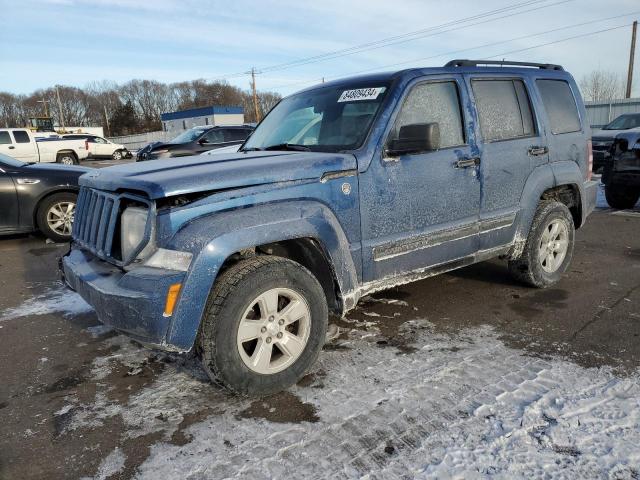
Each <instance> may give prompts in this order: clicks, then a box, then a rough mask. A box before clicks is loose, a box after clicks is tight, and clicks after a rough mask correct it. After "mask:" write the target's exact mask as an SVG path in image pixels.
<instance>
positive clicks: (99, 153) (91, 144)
mask: <svg viewBox="0 0 640 480" xmlns="http://www.w3.org/2000/svg"><path fill="white" fill-rule="evenodd" d="M62 138H66V139H70V140H71V139H73V140H84V142H85V147H86V149H87V150H88V151H89V158H112V159H113V160H122V159H123V158H130V157H131V152H129V150H127V147H125V146H124V145H121V144H119V143H113V142H112V141H110V140H107V139H106V138H103V137H99V136H98V135H91V134H88V133H70V134H66V135H63V136H62Z"/></svg>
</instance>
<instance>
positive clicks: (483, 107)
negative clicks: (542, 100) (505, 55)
mask: <svg viewBox="0 0 640 480" xmlns="http://www.w3.org/2000/svg"><path fill="white" fill-rule="evenodd" d="M471 88H472V89H473V95H474V97H475V99H476V107H477V109H478V117H479V118H480V130H481V131H482V138H483V139H484V141H485V142H495V141H500V140H509V139H514V138H520V137H529V136H531V135H534V134H535V123H534V121H533V114H532V111H531V104H530V102H529V96H528V95H527V90H526V88H525V86H524V83H523V82H522V80H473V81H472V82H471Z"/></svg>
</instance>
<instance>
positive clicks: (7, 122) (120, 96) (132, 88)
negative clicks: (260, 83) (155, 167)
mask: <svg viewBox="0 0 640 480" xmlns="http://www.w3.org/2000/svg"><path fill="white" fill-rule="evenodd" d="M58 90H59V92H60V103H61V104H62V114H63V116H64V123H65V125H66V126H79V127H84V126H89V125H101V126H102V127H103V128H105V131H107V130H106V128H107V119H109V127H110V131H108V133H111V132H126V133H123V134H130V133H139V132H144V131H153V130H159V129H160V128H161V124H160V114H162V113H164V112H170V111H174V110H184V109H188V108H198V107H206V106H211V105H218V106H244V108H245V115H246V117H245V118H246V120H247V121H249V122H250V121H254V120H255V118H254V117H255V109H254V106H253V103H252V97H251V94H250V92H249V91H244V90H242V89H240V88H238V87H234V86H233V85H229V84H228V83H226V82H208V81H206V80H203V79H200V80H192V81H186V82H179V83H174V84H171V85H167V84H164V83H161V82H157V81H155V80H131V81H129V82H127V83H125V84H123V85H118V84H116V83H115V82H108V81H102V82H92V83H90V84H88V85H87V86H86V87H85V88H84V89H81V88H77V87H69V86H61V85H59V86H58ZM43 99H44V100H45V101H47V102H48V112H47V113H48V114H49V115H50V116H51V117H53V119H54V122H55V123H58V124H61V123H60V118H59V117H60V115H59V108H58V99H57V95H56V89H55V87H52V88H47V89H43V90H36V91H35V92H33V93H32V94H30V95H14V94H12V93H9V92H0V127H24V126H26V125H27V124H28V121H29V117H39V116H43V115H45V109H44V107H43V104H42V102H41V100H43ZM279 100H280V95H278V94H277V93H274V92H258V103H259V108H260V110H261V112H262V115H264V114H266V113H267V112H268V111H269V110H270V109H271V108H272V107H273V105H275V103H277V102H278V101H279Z"/></svg>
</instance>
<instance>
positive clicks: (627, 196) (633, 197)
mask: <svg viewBox="0 0 640 480" xmlns="http://www.w3.org/2000/svg"><path fill="white" fill-rule="evenodd" d="M604 196H605V198H606V199H607V203H608V204H609V206H610V207H611V208H615V209H618V210H626V209H628V208H633V207H634V206H635V204H636V203H638V198H640V188H630V187H623V186H620V185H615V184H613V185H612V184H608V185H605V187H604Z"/></svg>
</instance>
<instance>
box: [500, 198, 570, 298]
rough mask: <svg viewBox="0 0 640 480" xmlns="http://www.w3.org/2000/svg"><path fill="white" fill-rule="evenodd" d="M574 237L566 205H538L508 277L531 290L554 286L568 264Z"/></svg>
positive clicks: (548, 202) (549, 202)
mask: <svg viewBox="0 0 640 480" xmlns="http://www.w3.org/2000/svg"><path fill="white" fill-rule="evenodd" d="M574 238H575V226H574V224H573V217H572V216H571V212H570V211H569V209H568V208H567V206H566V205H564V204H563V203H560V202H556V201H544V202H541V203H540V204H539V205H538V209H537V210H536V213H535V216H534V217H533V222H532V223H531V229H530V230H529V236H528V237H527V240H526V243H525V246H524V250H523V251H522V254H521V255H520V257H518V258H517V259H514V260H511V261H510V262H509V270H510V272H511V274H512V275H513V276H514V277H515V278H516V279H517V280H520V281H521V282H524V283H527V284H529V285H531V286H533V287H538V288H545V287H548V286H550V285H553V284H554V283H556V282H558V281H559V280H560V277H561V276H562V274H563V273H564V272H566V270H567V268H568V267H569V264H570V263H571V258H572V257H573V246H574Z"/></svg>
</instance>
